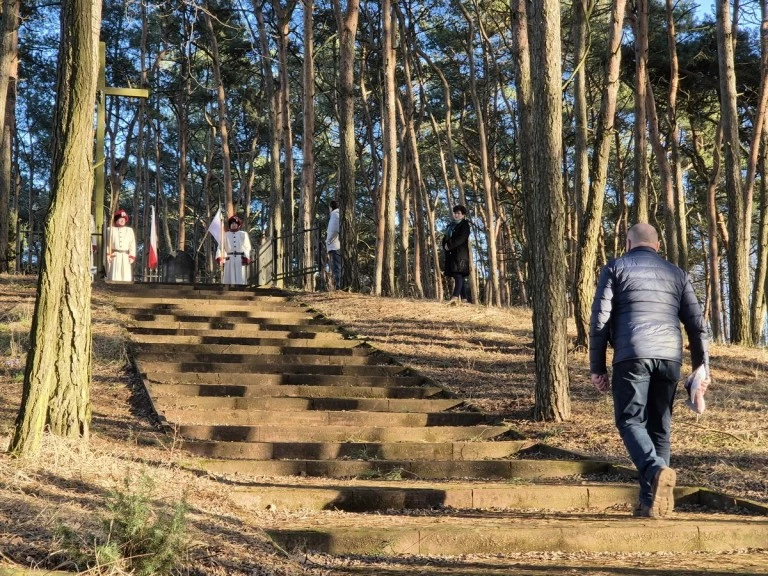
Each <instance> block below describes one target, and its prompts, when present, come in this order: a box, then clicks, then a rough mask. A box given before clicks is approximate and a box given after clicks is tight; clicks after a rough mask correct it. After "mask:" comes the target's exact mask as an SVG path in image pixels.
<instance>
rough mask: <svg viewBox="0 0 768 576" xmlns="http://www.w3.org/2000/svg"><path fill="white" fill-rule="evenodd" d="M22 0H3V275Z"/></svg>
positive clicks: (0, 75)
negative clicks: (20, 0)
mask: <svg viewBox="0 0 768 576" xmlns="http://www.w3.org/2000/svg"><path fill="white" fill-rule="evenodd" d="M19 4H20V2H19V0H4V1H3V14H2V21H3V22H2V32H1V33H2V42H0V272H8V270H9V268H10V263H9V261H8V257H9V250H8V241H9V235H10V230H11V229H10V226H9V222H10V216H11V215H12V213H13V210H12V209H11V206H10V199H11V187H12V186H13V162H12V160H11V158H12V155H11V153H12V150H13V147H12V143H13V135H14V132H15V118H16V78H17V76H18V67H19V60H18V44H19Z"/></svg>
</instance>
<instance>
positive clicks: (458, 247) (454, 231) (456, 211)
mask: <svg viewBox="0 0 768 576" xmlns="http://www.w3.org/2000/svg"><path fill="white" fill-rule="evenodd" d="M466 217H467V209H466V208H465V207H464V206H462V205H461V204H459V205H458V206H454V208H453V222H452V223H451V226H449V227H448V230H447V231H446V234H445V236H443V250H445V275H446V276H448V277H450V278H453V279H454V284H453V295H452V296H451V299H450V300H449V301H448V305H449V306H456V305H457V304H460V303H461V298H462V294H463V292H464V278H465V277H466V276H469V222H467V218H466ZM465 300H466V298H465Z"/></svg>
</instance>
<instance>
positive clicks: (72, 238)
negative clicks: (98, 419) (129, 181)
mask: <svg viewBox="0 0 768 576" xmlns="http://www.w3.org/2000/svg"><path fill="white" fill-rule="evenodd" d="M60 19H61V42H60V47H59V61H58V80H57V89H56V94H57V101H56V111H55V114H54V134H53V151H52V174H51V205H50V208H49V211H48V215H47V217H46V220H45V246H44V249H43V258H42V263H41V268H40V275H39V278H38V296H37V300H36V301H35V312H34V315H33V318H32V328H31V331H30V349H29V352H28V354H27V365H26V369H25V372H24V387H23V392H22V400H21V407H20V410H19V414H18V417H17V419H16V427H15V430H14V435H13V439H12V441H11V445H10V451H11V452H12V453H14V454H16V455H19V456H31V455H34V454H36V453H37V452H38V451H39V448H40V442H41V437H42V433H43V428H44V426H45V425H46V424H48V425H49V426H50V428H51V430H52V431H53V432H54V433H56V434H60V435H64V436H69V437H83V438H86V439H87V438H88V436H89V431H90V416H91V409H90V399H89V386H90V377H91V302H90V299H91V283H90V269H89V268H90V263H89V251H90V246H91V243H90V203H91V191H92V189H93V166H92V163H93V116H94V104H95V101H96V79H97V68H98V61H99V59H98V37H99V28H100V22H101V3H100V2H98V1H96V2H94V1H93V0H71V1H70V2H65V3H63V4H62V7H61V17H60Z"/></svg>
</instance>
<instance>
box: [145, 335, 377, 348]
mask: <svg viewBox="0 0 768 576" xmlns="http://www.w3.org/2000/svg"><path fill="white" fill-rule="evenodd" d="M324 336H326V338H322V339H320V338H288V337H285V338H247V337H242V336H236V335H231V336H182V335H176V334H168V335H162V334H135V335H134V336H133V337H132V340H133V341H134V342H135V343H136V344H137V345H140V346H148V345H161V344H162V345H171V346H202V345H205V346H229V347H233V346H249V347H250V346H263V347H265V348H269V347H272V346H277V347H282V348H291V347H293V348H313V347H314V348H323V349H326V348H327V347H332V348H356V347H361V342H360V340H357V339H354V338H351V339H344V338H342V337H341V336H340V335H338V334H334V333H327V334H324ZM363 348H367V347H361V349H363Z"/></svg>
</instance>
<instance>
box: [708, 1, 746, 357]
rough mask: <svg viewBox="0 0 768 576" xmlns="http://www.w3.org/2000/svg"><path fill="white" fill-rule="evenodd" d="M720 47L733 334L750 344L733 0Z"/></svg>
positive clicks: (723, 13)
mask: <svg viewBox="0 0 768 576" xmlns="http://www.w3.org/2000/svg"><path fill="white" fill-rule="evenodd" d="M716 11H717V48H718V61H719V64H720V114H721V118H722V122H723V144H724V147H725V186H726V191H727V196H728V235H729V238H730V241H729V244H730V245H729V249H728V288H729V290H728V300H729V303H730V327H731V329H730V337H731V341H732V342H734V343H737V344H750V343H751V341H752V333H751V328H750V321H749V241H750V223H751V217H750V213H749V212H748V211H747V209H748V208H751V201H747V198H745V194H744V186H743V184H742V181H741V146H740V141H739V113H738V108H737V96H736V71H735V68H734V42H733V35H734V30H733V28H732V27H731V14H730V2H729V0H717V2H716Z"/></svg>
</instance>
